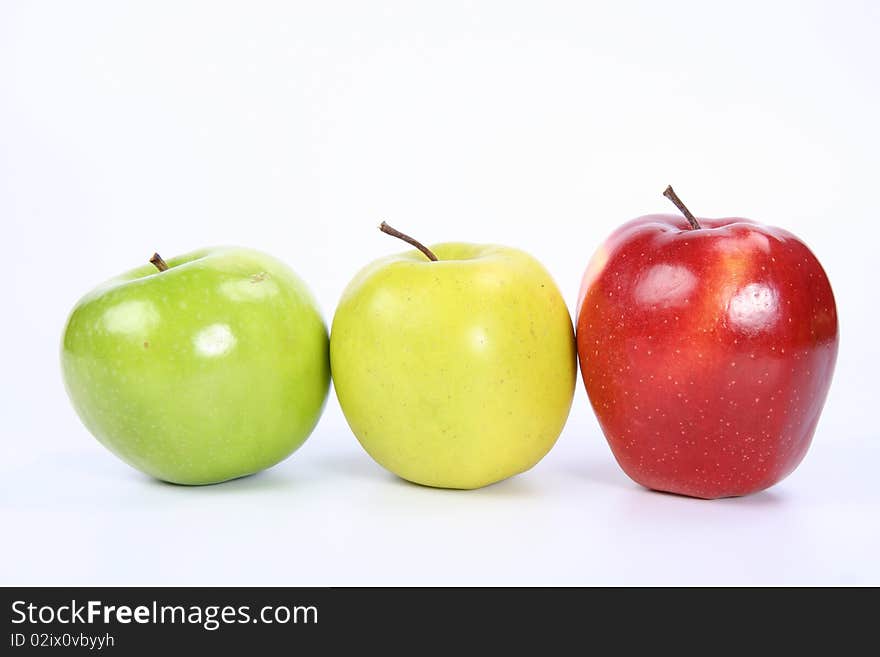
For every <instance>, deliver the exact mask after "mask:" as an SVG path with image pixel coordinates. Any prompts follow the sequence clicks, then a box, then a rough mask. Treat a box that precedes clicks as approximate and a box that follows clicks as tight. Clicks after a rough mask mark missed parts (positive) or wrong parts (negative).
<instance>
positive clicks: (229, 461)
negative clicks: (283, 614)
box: [61, 247, 330, 484]
mask: <svg viewBox="0 0 880 657" xmlns="http://www.w3.org/2000/svg"><path fill="white" fill-rule="evenodd" d="M150 263H151V264H147V265H145V266H143V267H139V268H137V269H133V270H131V271H129V272H127V273H125V274H122V275H121V276H118V277H116V278H114V279H111V280H110V281H107V282H106V283H104V284H102V285H100V286H98V287H97V288H95V289H94V290H93V291H91V292H90V293H88V294H87V295H86V296H84V297H83V298H82V299H80V301H79V302H78V303H77V304H76V306H75V307H74V309H73V312H72V313H71V314H70V317H69V319H68V320H67V325H66V328H65V330H64V337H63V342H62V348H61V367H62V373H63V377H64V383H65V386H66V388H67V392H68V394H69V396H70V399H71V401H72V402H73V406H74V408H75V409H76V411H77V413H78V414H79V416H80V418H81V419H82V421H83V423H84V424H85V426H86V427H87V428H88V429H89V431H91V433H92V434H93V435H94V436H95V437H96V438H97V439H98V440H99V441H100V442H101V443H102V444H103V445H104V446H105V447H107V448H108V449H109V450H110V451H112V452H113V453H114V454H116V455H117V456H118V457H119V458H121V459H122V460H123V461H125V462H126V463H128V464H129V465H131V466H133V467H135V468H137V469H138V470H141V471H142V472H145V473H147V474H149V475H151V476H153V477H156V478H158V479H162V480H164V481H168V482H173V483H179V484H211V483H217V482H221V481H224V480H227V479H234V478H236V477H242V476H244V475H249V474H253V473H255V472H258V471H260V470H263V469H265V468H268V467H270V466H272V465H274V464H276V463H278V462H279V461H281V460H283V459H284V458H286V457H287V456H288V455H290V454H291V453H292V452H293V451H294V450H296V449H297V448H298V447H299V446H300V445H301V444H302V443H303V442H304V441H305V440H306V438H307V437H308V436H309V434H310V433H311V431H312V429H313V428H314V427H315V424H316V423H317V421H318V418H319V417H320V415H321V411H322V409H323V407H324V403H325V401H326V398H327V393H328V390H329V385H330V364H329V357H328V336H327V328H326V325H325V324H324V321H323V319H322V318H321V315H320V312H319V310H318V306H317V303H316V302H315V300H314V298H313V297H312V295H311V293H310V292H309V290H308V288H307V287H306V285H305V284H304V283H303V282H302V281H301V280H300V279H299V278H298V277H297V276H296V274H294V273H293V272H292V271H291V270H290V269H289V268H288V267H287V266H286V265H284V264H283V263H281V262H279V261H278V260H276V259H275V258H272V257H270V256H268V255H266V254H263V253H260V252H257V251H252V250H248V249H242V248H232V247H225V248H215V249H205V250H202V251H196V252H193V253H189V254H187V255H184V256H180V257H178V258H174V259H170V260H168V262H167V263H166V262H165V260H163V259H162V258H161V257H160V256H158V255H154V256H153V258H152V259H151V260H150Z"/></svg>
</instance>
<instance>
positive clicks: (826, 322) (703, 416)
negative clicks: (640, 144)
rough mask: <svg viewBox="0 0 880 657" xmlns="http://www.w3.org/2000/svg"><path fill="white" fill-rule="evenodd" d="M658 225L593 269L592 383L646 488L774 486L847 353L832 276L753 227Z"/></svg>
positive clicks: (696, 491)
mask: <svg viewBox="0 0 880 657" xmlns="http://www.w3.org/2000/svg"><path fill="white" fill-rule="evenodd" d="M664 195H665V196H666V197H667V198H669V199H670V200H671V201H672V202H673V203H674V204H675V205H676V207H678V209H679V210H680V212H681V215H668V214H663V215H650V216H645V217H639V218H637V219H634V220H632V221H630V222H628V223H626V224H624V225H623V226H621V227H620V228H618V229H617V230H616V231H615V232H614V233H613V234H612V235H611V236H610V237H609V238H608V239H607V240H606V241H605V243H604V244H603V245H602V246H601V247H600V248H599V250H598V251H597V252H596V254H595V255H594V256H593V259H592V261H591V262H590V264H589V266H588V267H587V270H586V273H585V274H584V279H583V282H582V285H581V292H580V297H579V300H578V307H577V321H576V324H577V327H576V329H577V348H578V358H579V361H580V366H581V374H582V376H583V380H584V385H585V386H586V389H587V394H588V395H589V398H590V403H591V405H592V407H593V410H594V411H595V412H596V415H597V417H598V419H599V424H600V425H601V427H602V431H603V432H604V434H605V437H606V438H607V440H608V444H609V446H610V447H611V451H612V452H613V454H614V457H615V458H616V459H617V462H618V463H619V464H620V466H621V468H623V470H624V472H626V474H627V475H629V476H630V477H631V478H632V479H633V480H634V481H636V482H637V483H639V484H641V485H643V486H646V487H647V488H652V489H655V490H660V491H667V492H671V493H678V494H681V495H689V496H692V497H700V498H719V497H730V496H738V495H746V494H749V493H754V492H757V491H760V490H763V489H765V488H767V487H769V486H772V485H774V484H776V483H777V482H779V481H780V480H782V479H783V478H785V477H786V476H787V475H788V474H790V473H791V472H792V471H793V470H794V469H795V468H796V467H797V466H798V464H799V463H800V462H801V460H802V459H803V458H804V455H805V454H806V452H807V449H808V448H809V446H810V442H811V440H812V437H813V434H814V432H815V430H816V424H817V422H818V420H819V416H820V414H821V412H822V407H823V406H824V403H825V398H826V396H827V393H828V388H829V386H830V384H831V378H832V374H833V371H834V364H835V361H836V358H837V350H838V326H837V309H836V306H835V303H834V295H833V293H832V291H831V285H830V284H829V282H828V277H827V276H826V274H825V271H824V270H823V268H822V265H821V264H819V261H818V260H817V259H816V256H814V255H813V253H812V252H811V251H810V250H809V248H807V246H806V245H805V244H804V243H803V242H802V241H801V240H800V239H798V238H797V237H795V236H794V235H792V234H791V233H789V232H787V231H785V230H782V229H780V228H774V227H771V226H765V225H762V224H759V223H756V222H753V221H750V220H748V219H741V218H724V219H704V218H699V219H698V218H697V217H695V216H694V215H693V214H692V213H691V212H690V211H689V210H688V209H687V207H686V206H685V205H684V203H682V202H681V200H680V199H679V198H678V196H677V195H676V194H675V192H674V191H673V190H672V188H671V187H668V188H667V189H666V191H665V192H664Z"/></svg>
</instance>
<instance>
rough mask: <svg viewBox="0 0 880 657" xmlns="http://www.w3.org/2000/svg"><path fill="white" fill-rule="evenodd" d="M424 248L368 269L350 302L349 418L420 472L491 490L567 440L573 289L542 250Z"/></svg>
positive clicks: (367, 437)
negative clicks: (561, 283)
mask: <svg viewBox="0 0 880 657" xmlns="http://www.w3.org/2000/svg"><path fill="white" fill-rule="evenodd" d="M380 229H381V230H382V231H383V232H385V233H388V234H389V235H392V236H395V237H398V238H400V239H402V240H404V241H406V242H408V243H409V244H411V245H413V246H415V247H416V250H411V251H408V252H405V253H401V254H399V255H394V256H389V257H386V258H382V259H380V260H377V261H375V262H373V263H372V264H370V265H368V266H367V267H366V268H364V269H363V270H361V272H360V273H358V274H357V275H356V276H355V278H354V280H352V281H351V283H350V284H349V285H348V287H347V288H346V290H345V292H344V293H343V295H342V298H341V300H340V302H339V305H338V307H337V309H336V314H335V316H334V318H333V325H332V328H331V332H330V361H331V369H332V372H333V382H334V386H335V388H336V394H337V397H338V398H339V403H340V405H341V407H342V410H343V413H344V414H345V417H346V419H347V420H348V423H349V425H350V427H351V429H352V431H353V432H354V434H355V436H356V437H357V439H358V440H359V441H360V443H361V445H362V446H363V447H364V449H365V450H366V451H367V452H368V453H369V454H370V456H372V457H373V459H375V460H376V461H377V462H378V463H379V464H381V465H382V466H384V467H385V468H387V469H388V470H390V471H391V472H393V473H395V474H397V475H398V476H400V477H402V478H404V479H407V480H409V481H412V482H415V483H419V484H423V485H428V486H435V487H441V488H464V489H470V488H479V487H481V486H486V485H488V484H491V483H494V482H497V481H500V480H502V479H505V478H507V477H510V476H512V475H515V474H518V473H520V472H524V471H525V470H528V469H529V468H531V467H532V466H534V465H535V464H536V463H538V461H540V460H541V459H542V458H543V457H544V455H545V454H547V452H548V451H550V449H551V448H552V447H553V445H554V444H555V442H556V439H557V438H558V437H559V434H560V432H561V431H562V428H563V426H564V424H565V421H566V419H567V418H568V413H569V410H570V408H571V402H572V396H573V394H574V385H575V373H576V350H575V340H574V331H573V328H572V323H571V318H570V316H569V313H568V309H567V307H566V305H565V301H564V300H563V298H562V294H561V293H560V291H559V289H558V288H557V286H556V284H555V283H554V281H553V279H552V278H551V277H550V274H549V273H548V272H547V270H546V269H544V267H543V266H542V265H541V264H540V263H539V262H538V261H537V260H535V259H534V258H533V257H532V256H530V255H528V254H527V253H524V252H522V251H519V250H517V249H513V248H508V247H504V246H495V245H478V244H463V243H447V244H438V245H436V246H432V247H430V248H428V247H426V246H424V245H423V244H421V243H420V242H418V241H417V240H415V239H413V238H411V237H409V236H408V235H405V234H403V233H401V232H399V231H397V230H395V229H394V228H391V227H390V226H388V225H387V224H385V223H384V222H383V224H382V225H381V226H380Z"/></svg>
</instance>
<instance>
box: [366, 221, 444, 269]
mask: <svg viewBox="0 0 880 657" xmlns="http://www.w3.org/2000/svg"><path fill="white" fill-rule="evenodd" d="M379 230H381V231H382V232H383V233H385V234H386V235H391V236H392V237H396V238H397V239H401V240H403V241H404V242H406V243H407V244H412V245H413V246H414V247H416V248H417V249H418V250H419V251H421V252H422V253H424V254H425V255H426V256H428V260H431V261H433V262H436V261H437V256H435V255H434V252H433V251H432V250H431V249H429V248H428V247H427V246H425V245H424V244H422V243H421V242H419V241H418V240H416V239H413V238H412V237H410V236H409V235H407V234H406V233H401V232H400V231H399V230H397V229H396V228H392V227H391V226H389V225H388V224H386V223H385V222H384V221H383V222H382V223H381V224H379Z"/></svg>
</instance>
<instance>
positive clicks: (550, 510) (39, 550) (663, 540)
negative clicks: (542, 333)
mask: <svg viewBox="0 0 880 657" xmlns="http://www.w3.org/2000/svg"><path fill="white" fill-rule="evenodd" d="M878 30H880V8H878V5H876V4H875V3H870V2H866V1H863V2H833V3H832V2H825V3H803V2H791V3H766V2H756V3H748V2H740V3H734V4H726V5H722V4H720V3H698V2H694V3H677V2H665V3H652V2H644V3H622V2H621V3H596V4H595V5H591V4H590V3H585V2H571V3H554V2H540V3H539V2H535V3H511V2H467V3H458V2H443V3H418V2H400V3H359V2H347V3H342V2H322V3H314V2H313V3H305V2H303V3H289V2H278V3H255V2H248V3H241V4H240V5H227V4H222V5H221V4H218V3H207V2H206V3H204V4H190V3H179V2H168V3H158V2H152V3H146V2H145V3H138V4H134V3H115V2H106V3H95V2H78V3H63V2H58V3H30V2H23V1H22V2H5V3H3V4H2V6H0V222H2V233H0V234H2V235H3V238H4V240H3V252H4V255H3V259H2V267H3V271H4V274H3V276H2V279H0V280H2V285H3V299H4V302H3V321H2V322H0V350H2V363H3V373H4V376H3V379H2V384H0V385H2V395H0V405H2V408H0V410H2V443H0V526H2V527H3V536H2V540H0V583H2V584H13V583H23V584H309V585H323V584H365V583H368V584H595V583H616V584H653V583H666V584H675V583H681V584H684V583H688V584H718V583H729V584H744V583H754V584H768V583H769V584H814V583H852V584H858V583H873V584H880V560H878V559H877V554H878V553H880V526H878V525H880V493H878V488H877V486H876V483H875V482H876V478H877V470H878V468H880V447H878V445H880V443H878V430H877V428H876V424H875V421H874V418H875V411H876V405H877V386H876V383H875V381H876V378H875V377H876V372H877V370H878V367H880V355H878V347H877V338H876V336H877V323H878V320H880V315H878V309H877V304H876V300H877V293H876V280H877V270H876V260H877V255H876V249H877V246H876V244H877V240H878V238H880V228H878V225H880V222H878V217H877V195H876V189H877V180H878V173H880V157H878V152H880V130H878V127H877V117H878V116H880V95H878V94H880V87H878V85H877V80H878V66H877V62H878V61H880V42H878V40H877V38H876V36H877V34H878ZM667 183H673V184H674V185H675V186H676V189H677V191H678V192H679V193H680V194H681V195H682V197H683V198H684V199H685V201H686V202H687V203H688V204H689V205H690V206H691V208H692V209H693V210H694V211H695V212H696V213H697V214H703V215H707V216H713V215H740V216H747V217H751V218H754V219H757V220H761V221H765V222H767V223H772V224H776V225H780V226H783V227H785V228H788V229H789V230H791V231H793V232H795V233H797V234H799V235H800V236H801V237H802V238H804V239H805V240H806V241H807V243H808V244H810V245H811V247H812V248H813V249H814V251H815V252H816V254H817V255H818V256H819V258H820V260H821V261H822V262H823V263H824V265H825V266H826V269H827V270H828V273H829V276H830V278H831V281H832V284H833V286H834V289H835V292H836V294H837V300H838V308H839V312H840V317H841V327H842V339H841V351H840V359H839V361H838V368H837V374H836V379H835V382H834V385H833V386H832V391H831V395H830V398H829V401H828V405H827V408H826V412H825V414H824V416H823V418H822V421H821V422H820V425H819V429H818V432H817V435H816V438H815V441H814V445H813V448H812V450H811V451H810V453H809V454H808V456H807V458H806V460H805V461H804V463H803V464H802V466H801V467H800V468H799V469H798V471H797V472H796V473H795V474H793V475H792V476H791V477H790V478H789V479H787V480H786V481H784V482H783V483H781V484H780V485H778V486H777V487H775V488H773V489H772V490H770V491H768V492H765V493H761V494H759V495H755V496H753V497H749V498H745V499H738V500H724V501H718V502H701V501H696V500H689V499H684V498H679V497H674V496H669V495H660V494H655V493H650V492H647V491H644V490H642V489H640V488H638V487H637V486H635V485H634V484H632V483H631V482H630V481H629V480H628V479H627V478H626V476H625V475H624V474H623V473H622V472H621V471H620V470H619V469H618V467H617V466H616V464H615V463H614V461H613V459H612V457H611V454H610V452H609V450H608V448H607V446H606V445H605V442H604V439H603V438H602V436H601V434H600V432H599V430H598V426H597V424H596V422H595V419H594V418H593V416H592V413H591V411H590V409H589V407H588V404H587V401H586V396H585V394H584V393H583V389H582V386H581V384H580V382H579V384H578V392H577V395H576V397H575V401H574V408H573V410H572V415H571V419H570V421H569V424H568V426H567V428H566V430H565V432H564V433H563V435H562V437H561V439H560V441H559V443H558V445H557V447H556V449H555V450H554V451H553V452H551V454H550V455H549V456H548V457H547V458H546V459H545V460H544V461H543V462H542V463H541V464H540V465H538V466H537V467H536V468H535V469H534V470H532V471H531V472H529V473H527V474H525V475H522V476H519V477H516V478H514V479H512V480H509V481H507V482H505V483H502V484H499V485H496V486H492V487H490V488H487V489H484V490H480V491H475V492H450V491H437V490H430V489H426V488H419V487H416V486H412V485H408V484H405V483H403V482H400V481H398V480H396V479H394V478H393V477H392V476H390V475H388V474H386V473H385V472H384V471H383V470H381V469H380V468H379V467H378V466H376V465H375V464H373V462H372V461H371V460H370V459H369V457H368V456H367V455H366V454H365V453H364V452H363V451H362V450H361V449H360V447H359V446H358V444H357V442H356V441H355V439H354V437H353V436H352V435H351V434H350V432H349V431H348V429H347V427H346V425H345V423H344V420H343V418H342V415H341V413H340V411H339V408H338V405H337V404H336V401H335V399H334V398H332V397H331V399H330V401H329V403H328V406H327V410H326V412H325V415H324V418H323V420H322V422H321V424H320V425H319V427H318V429H317V431H316V432H315V433H314V434H313V436H312V437H311V438H310V439H309V441H308V442H307V443H306V445H305V446H304V447H303V448H302V449H301V450H300V452H298V453H297V454H295V455H294V456H293V457H292V458H291V459H289V460H288V461H286V462H284V463H283V464H281V465H279V466H277V467H275V468H273V469H272V470H270V471H268V472H266V473H263V474H261V475H258V476H256V477H252V478H248V479H244V480H240V481H237V482H232V483H228V484H224V485H220V486H214V487H207V488H198V489H192V488H182V487H174V486H169V485H163V484H159V483H156V482H153V481H151V480H149V479H147V478H145V477H143V476H141V475H140V474H139V473H137V472H135V471H133V470H131V469H130V468H128V466H126V465H124V464H122V463H121V462H119V461H117V460H116V459H115V458H114V457H113V456H111V455H110V454H109V453H107V452H105V451H104V450H103V449H102V448H101V447H100V446H99V445H98V444H97V443H96V442H95V441H94V440H93V439H92V438H91V437H90V436H89V435H88V433H87V432H86V431H85V430H84V429H83V428H82V426H81V425H80V423H79V421H78V420H77V418H76V416H75V414H74V412H73V410H72V408H71V407H70V405H69V403H68V401H67V399H66V396H65V393H64V390H63V388H62V385H61V380H60V375H59V370H58V363H57V358H58V356H57V351H58V343H59V339H60V334H61V330H62V327H63V322H64V319H65V316H66V314H67V312H68V311H69V309H70V307H71V306H72V305H73V303H74V302H75V301H76V299H77V298H78V297H79V296H80V295H81V294H83V293H84V292H86V291H87V290H88V289H90V288H91V287H92V286H94V285H95V284H97V283H98V282H100V281H101V280H103V279H104V278H107V277H109V276H111V275H114V274H116V273H118V272H120V271H123V270H125V269H128V268H131V267H133V266H135V265H137V264H139V263H141V262H144V261H145V260H146V259H147V258H148V257H149V255H150V254H151V253H152V252H153V250H154V249H158V250H160V251H161V252H162V253H163V254H165V255H166V256H171V255H173V254H175V253H182V252H185V251H188V250H191V249H194V248H197V247H200V246H204V245H210V244H216V243H232V244H242V245H246V246H252V247H256V248H260V249H263V250H266V251H269V252H271V253H273V254H275V255H277V256H279V257H281V258H283V259H285V260H286V261H287V262H289V263H291V265H292V266H293V267H294V268H295V269H296V270H297V271H298V272H299V273H300V275H301V276H303V277H304V278H305V279H306V280H307V281H309V283H310V284H311V286H312V288H313V289H314V291H315V292H316V294H317V296H318V297H319V299H320V301H321V304H322V306H323V309H324V312H325V315H326V316H327V318H328V321H329V319H330V316H331V314H332V311H333V308H334V305H335V302H336V300H337V299H338V297H339V294H340V293H341V291H342V289H343V287H344V286H345V284H346V283H347V281H348V280H349V279H350V278H351V276H352V275H353V274H354V273H355V271H356V270H357V269H358V268H359V267H360V266H362V265H363V264H365V263H366V262H368V261H369V260H372V259H374V258H376V257H379V256H381V255H384V254H386V253H391V252H396V251H398V250H400V247H401V245H399V244H397V243H393V242H392V241H391V239H390V238H388V237H385V236H382V235H380V234H379V233H378V231H376V229H375V226H376V224H377V223H378V222H379V221H380V220H381V219H387V220H388V221H389V222H390V223H392V224H394V225H396V226H397V227H399V228H401V229H404V230H407V231H408V232H411V233H412V234H414V235H417V236H419V237H420V238H422V239H424V240H425V241H428V242H432V241H445V240H467V241H477V242H480V241H485V242H501V243H507V244H510V245H513V246H519V247H522V248H525V249H527V250H528V251H530V252H532V253H533V254H534V255H535V256H537V257H538V258H539V259H540V260H542V261H543V262H544V263H545V264H546V265H547V267H548V268H549V269H550V271H551V272H552V273H553V275H554V276H555V277H556V279H557V281H558V282H559V283H560V286H561V287H562V289H563V292H564V293H565V295H566V299H567V300H568V301H569V303H570V304H571V305H572V306H573V304H574V302H575V299H576V295H577V288H578V285H579V281H580V276H581V273H582V270H583V268H584V266H585V265H586V262H587V259H588V258H589V256H590V254H591V253H592V251H593V249H594V248H595V247H596V246H597V245H598V244H599V242H600V241H601V240H602V239H604V237H605V236H606V235H607V233H608V232H609V231H610V230H611V229H612V228H613V227H614V226H616V225H617V224H619V223H620V222H622V221H624V220H626V219H629V218H631V217H634V216H637V215H639V214H644V213H647V212H653V211H669V210H670V209H671V208H670V207H669V205H668V203H667V202H666V200H665V199H663V198H662V197H661V192H662V190H663V188H664V187H665V185H666V184H667Z"/></svg>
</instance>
